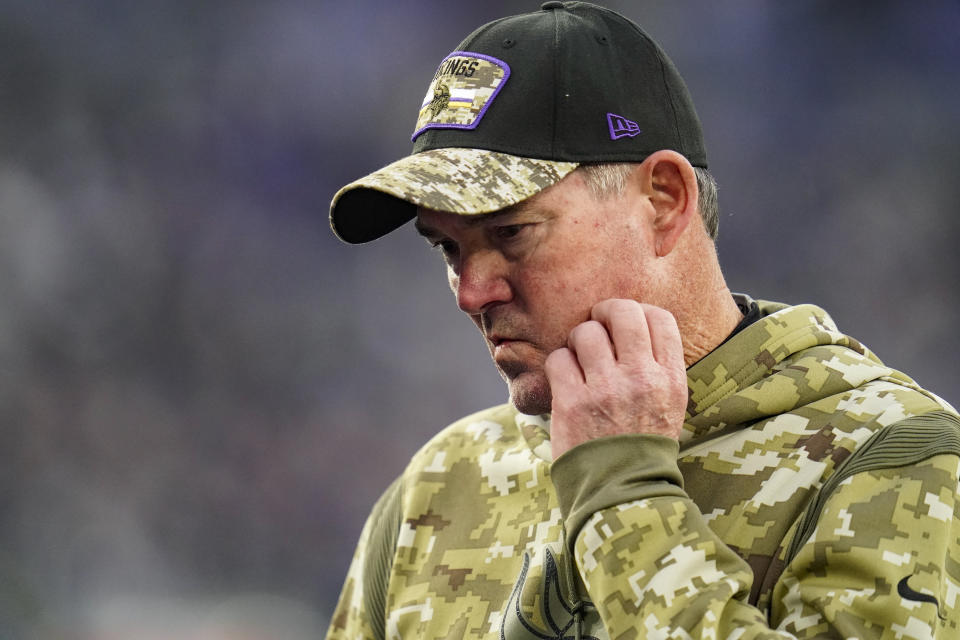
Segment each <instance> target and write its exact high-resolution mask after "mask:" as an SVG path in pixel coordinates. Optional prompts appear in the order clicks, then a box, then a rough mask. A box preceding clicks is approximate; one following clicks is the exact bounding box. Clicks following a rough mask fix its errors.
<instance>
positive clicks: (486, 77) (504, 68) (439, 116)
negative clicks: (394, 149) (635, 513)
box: [412, 51, 510, 140]
mask: <svg viewBox="0 0 960 640" xmlns="http://www.w3.org/2000/svg"><path fill="white" fill-rule="evenodd" d="M509 77H510V66H509V65H508V64H507V63H506V62H504V61H503V60H498V59H497V58H494V57H491V56H487V55H483V54H482V53H471V52H469V51H454V52H453V53H451V54H450V55H448V56H447V57H446V58H444V59H443V62H441V63H440V66H439V67H437V72H436V73H435V74H434V75H433V80H432V81H431V82H430V86H429V87H427V94H426V95H425V96H424V97H423V104H422V105H421V106H420V114H419V116H418V117H417V126H416V131H414V132H413V138H412V140H416V139H417V136H419V135H420V134H421V133H423V132H424V131H426V130H427V129H474V128H476V126H477V125H478V124H480V119H481V118H482V117H483V114H484V113H486V112H487V109H488V108H489V107H490V104H491V103H492V102H493V99H494V98H495V97H496V96H497V93H499V92H500V89H502V88H503V85H504V83H505V82H506V81H507V78H509Z"/></svg>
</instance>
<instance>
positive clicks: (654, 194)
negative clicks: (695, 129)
mask: <svg viewBox="0 0 960 640" xmlns="http://www.w3.org/2000/svg"><path fill="white" fill-rule="evenodd" d="M634 175H635V176H637V177H638V178H639V179H640V180H641V181H642V183H641V188H642V189H643V193H644V195H646V196H648V197H649V199H650V204H651V205H652V206H653V210H654V218H653V226H654V234H655V238H654V239H655V247H656V251H657V257H659V258H662V257H664V256H666V255H667V254H669V253H670V252H671V251H673V249H674V247H676V246H677V242H679V240H680V238H681V237H682V236H683V232H684V231H686V229H687V227H688V225H689V224H690V222H691V221H692V220H693V219H694V217H695V216H696V215H697V198H698V195H699V192H698V190H697V175H696V173H694V171H693V166H692V165H691V164H690V162H689V161H688V160H687V159H686V158H684V157H683V156H682V155H680V154H679V153H677V152H676V151H671V150H669V149H662V150H660V151H657V152H655V153H653V154H651V155H649V156H648V157H647V159H646V160H644V161H643V162H642V163H641V164H640V167H639V170H638V171H637V172H636V173H635V174H634Z"/></svg>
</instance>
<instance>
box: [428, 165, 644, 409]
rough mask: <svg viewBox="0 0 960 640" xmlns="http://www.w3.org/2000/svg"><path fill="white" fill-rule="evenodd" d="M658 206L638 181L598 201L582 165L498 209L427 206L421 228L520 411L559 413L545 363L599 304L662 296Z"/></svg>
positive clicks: (459, 302)
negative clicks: (467, 212) (475, 211)
mask: <svg viewBox="0 0 960 640" xmlns="http://www.w3.org/2000/svg"><path fill="white" fill-rule="evenodd" d="M651 211H652V208H651V206H650V204H649V202H648V201H647V199H646V198H644V197H642V196H640V195H639V194H637V193H636V192H633V191H632V189H631V187H630V186H629V185H628V187H627V190H626V192H625V193H624V195H623V196H622V197H611V198H608V199H604V200H598V199H596V198H595V197H594V195H593V194H592V193H591V191H590V190H589V188H588V187H587V185H586V184H585V183H584V181H583V178H582V176H581V174H580V173H579V172H576V171H575V172H573V173H572V174H570V175H569V176H568V177H566V178H565V179H563V180H562V181H560V182H559V183H557V184H556V185H554V186H553V187H550V188H549V189H546V190H545V191H543V192H541V193H539V194H537V195H536V196H534V197H533V198H530V199H529V200H526V201H524V202H522V203H520V205H517V206H514V207H510V208H508V209H504V210H502V211H499V212H497V213H493V214H487V215H482V216H462V215H457V214H452V213H445V212H439V211H430V210H424V209H421V210H420V212H419V213H418V216H417V222H416V225H417V230H418V231H419V232H420V233H421V234H422V235H423V236H424V237H425V238H426V239H427V241H428V242H430V243H431V244H432V245H434V246H435V247H437V248H438V249H439V250H440V252H441V253H442V255H443V257H444V260H445V261H446V263H447V273H448V278H449V282H450V288H451V289H452V290H453V293H454V294H455V295H456V297H457V304H458V306H459V307H460V309H461V310H462V311H463V312H464V313H466V314H467V315H469V316H470V318H471V319H472V320H473V322H474V324H476V325H477V328H479V329H480V331H481V333H482V334H483V335H484V337H485V338H486V341H487V347H488V348H489V350H490V354H491V356H492V357H493V361H494V363H496V366H497V369H498V370H499V371H500V375H501V376H502V377H503V379H504V380H505V381H506V382H507V385H508V386H509V388H510V399H511V402H513V404H514V406H516V408H517V409H518V410H519V411H521V412H523V413H529V414H539V413H547V412H549V411H550V400H551V396H550V385H549V383H548V381H547V378H546V375H545V373H544V370H543V364H544V361H545V360H546V358H547V356H548V355H549V354H550V353H551V352H552V351H554V350H555V349H557V348H559V347H562V346H565V345H566V341H567V334H568V333H569V332H570V330H571V329H573V327H575V326H576V325H578V324H580V323H581V322H584V321H586V320H587V319H589V317H590V309H591V307H592V306H593V305H594V304H595V303H597V302H600V301H601V300H605V299H607V298H632V299H634V300H638V301H643V302H652V303H654V304H656V303H657V301H656V300H655V299H651V294H652V292H654V291H655V290H656V288H657V287H656V284H657V283H656V264H655V260H656V258H655V251H654V248H653V246H652V243H653V239H652V237H653V234H652V230H651V227H650V223H649V220H650V218H651ZM654 298H655V296H654Z"/></svg>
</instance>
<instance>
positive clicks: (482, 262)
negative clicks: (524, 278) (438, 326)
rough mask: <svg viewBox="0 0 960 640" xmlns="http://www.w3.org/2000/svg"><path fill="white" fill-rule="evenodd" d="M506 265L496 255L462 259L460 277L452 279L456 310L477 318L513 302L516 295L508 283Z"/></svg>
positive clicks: (474, 254) (473, 254)
mask: <svg viewBox="0 0 960 640" xmlns="http://www.w3.org/2000/svg"><path fill="white" fill-rule="evenodd" d="M507 266H508V265H507V264H506V261H505V260H504V259H503V257H502V256H500V255H499V254H498V253H497V252H495V251H479V252H476V253H472V254H470V255H463V256H462V257H461V260H460V264H459V267H460V268H459V269H458V270H457V273H452V272H451V275H450V287H451V288H452V289H453V292H454V293H455V294H456V296H457V306H458V307H460V310H461V311H463V312H464V313H466V314H468V315H471V316H473V315H477V314H479V313H483V312H484V311H487V310H488V309H490V308H491V307H493V306H496V305H497V304H503V303H506V302H510V300H511V299H512V298H513V291H512V289H511V287H510V283H509V281H508V273H507Z"/></svg>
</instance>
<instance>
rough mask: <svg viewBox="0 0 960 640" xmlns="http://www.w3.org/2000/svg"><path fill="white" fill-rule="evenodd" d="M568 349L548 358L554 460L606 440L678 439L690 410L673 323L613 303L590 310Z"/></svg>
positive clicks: (638, 306) (647, 310)
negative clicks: (633, 435)
mask: <svg viewBox="0 0 960 640" xmlns="http://www.w3.org/2000/svg"><path fill="white" fill-rule="evenodd" d="M590 318H591V319H590V320H588V321H586V322H584V323H582V324H579V325H577V326H576V327H574V328H573V330H572V331H571V332H570V335H569V336H568V337H567V346H566V347H564V348H561V349H557V350H556V351H554V352H553V353H551V354H550V356H549V357H548V358H547V361H546V363H545V366H544V367H545V372H546V374H547V379H548V380H549V381H550V388H551V393H552V395H553V399H552V420H551V426H550V434H551V436H550V438H551V443H552V449H553V456H554V459H556V458H557V457H559V456H560V455H561V454H563V453H565V452H566V451H568V450H569V449H572V448H573V447H575V446H576V445H578V444H581V443H583V442H586V441H588V440H593V439H594V438H601V437H604V436H611V435H621V434H628V433H649V434H656V435H662V436H667V437H670V438H674V439H676V438H679V436H680V431H681V429H682V427H683V418H684V411H685V409H686V405H687V375H686V369H685V366H684V361H683V344H682V343H681V340H680V332H679V330H678V329H677V323H676V320H674V317H673V315H672V314H671V313H670V312H668V311H665V310H664V309H661V308H660V307H655V306H653V305H649V304H643V303H639V302H635V301H633V300H620V299H610V300H604V301H602V302H598V303H597V304H596V305H594V306H593V309H592V310H591V313H590Z"/></svg>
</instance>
